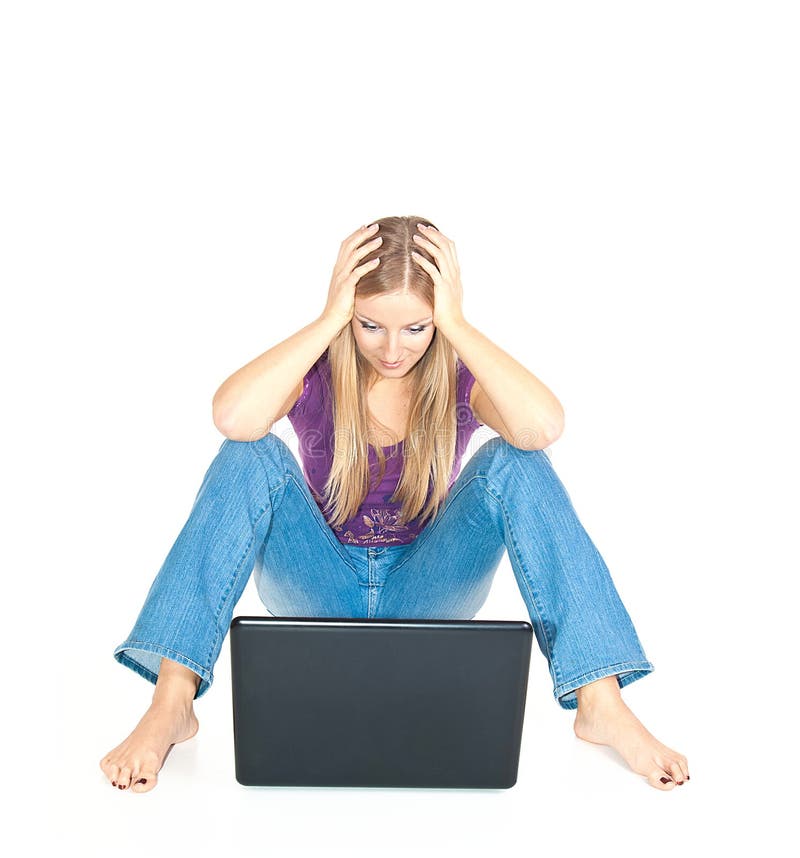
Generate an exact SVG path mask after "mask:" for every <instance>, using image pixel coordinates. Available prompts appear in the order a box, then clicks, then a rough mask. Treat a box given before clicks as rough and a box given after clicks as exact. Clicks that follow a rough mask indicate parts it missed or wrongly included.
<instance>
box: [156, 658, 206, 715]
mask: <svg viewBox="0 0 800 858" xmlns="http://www.w3.org/2000/svg"><path fill="white" fill-rule="evenodd" d="M199 687H200V677H199V675H198V674H196V673H195V672H194V671H193V670H190V669H189V668H188V667H184V666H183V665H182V664H178V663H177V662H174V661H171V660H170V659H167V658H162V659H161V667H160V670H159V674H158V680H157V682H156V687H155V690H154V691H153V704H154V705H157V706H169V707H174V706H182V707H184V708H187V709H190V708H191V707H192V701H193V700H194V698H195V695H196V694H197V689H198V688H199Z"/></svg>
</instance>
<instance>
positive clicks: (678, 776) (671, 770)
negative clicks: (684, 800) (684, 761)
mask: <svg viewBox="0 0 800 858" xmlns="http://www.w3.org/2000/svg"><path fill="white" fill-rule="evenodd" d="M664 770H665V771H666V773H667V774H668V775H669V776H670V777H671V778H672V780H674V781H675V783H676V784H678V785H679V786H680V785H681V784H683V783H684V782H685V781H686V774H685V772H684V770H683V767H682V766H681V764H680V763H679V762H678V761H677V760H669V761H668V762H667V765H666V766H664Z"/></svg>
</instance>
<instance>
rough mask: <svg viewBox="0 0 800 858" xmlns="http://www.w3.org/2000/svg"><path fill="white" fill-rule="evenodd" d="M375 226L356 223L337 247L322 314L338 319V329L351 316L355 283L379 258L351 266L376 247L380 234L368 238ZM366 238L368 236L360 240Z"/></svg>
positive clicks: (373, 266) (378, 243)
mask: <svg viewBox="0 0 800 858" xmlns="http://www.w3.org/2000/svg"><path fill="white" fill-rule="evenodd" d="M377 229H378V225H377V224H372V226H371V227H368V226H362V227H360V228H359V229H357V230H356V231H355V232H354V233H353V234H352V235H348V236H347V238H346V239H345V240H344V241H343V242H342V245H341V247H340V249H339V258H338V259H337V260H336V265H335V266H334V269H333V276H332V277H331V285H330V288H329V289H328V303H327V304H326V305H325V309H324V310H323V311H322V316H323V318H328V319H334V320H335V321H336V322H337V323H339V330H341V329H342V328H343V327H344V326H345V325H347V324H349V322H350V319H352V318H353V312H354V311H355V298H356V283H358V281H359V280H360V279H361V278H362V277H363V276H364V275H365V274H366V273H367V272H368V271H372V269H373V268H375V267H377V265H378V263H379V262H380V258H379V257H376V258H375V259H371V260H370V261H369V262H366V263H364V265H359V266H358V267H357V268H356V267H355V265H356V263H357V262H358V261H359V260H360V259H363V258H364V257H365V256H366V255H367V254H369V253H371V252H372V251H373V250H375V249H376V248H378V247H379V246H380V244H381V242H382V241H383V239H382V238H381V237H380V236H377V237H374V238H371V236H374V235H375V233H376V231H377ZM368 238H369V239H370V240H369V241H366V243H364V244H362V242H364V240H365V239H368Z"/></svg>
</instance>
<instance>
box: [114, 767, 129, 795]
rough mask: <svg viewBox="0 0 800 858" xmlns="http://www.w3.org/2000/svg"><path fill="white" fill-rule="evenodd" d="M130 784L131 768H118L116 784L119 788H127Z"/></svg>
mask: <svg viewBox="0 0 800 858" xmlns="http://www.w3.org/2000/svg"><path fill="white" fill-rule="evenodd" d="M130 785H131V770H130V769H129V768H128V767H127V766H123V767H122V768H121V769H120V772H119V777H118V778H117V786H118V787H119V788H120V789H128V787H129V786H130Z"/></svg>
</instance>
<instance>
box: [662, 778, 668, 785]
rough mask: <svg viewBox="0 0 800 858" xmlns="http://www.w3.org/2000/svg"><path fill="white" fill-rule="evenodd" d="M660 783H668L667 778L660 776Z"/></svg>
mask: <svg viewBox="0 0 800 858" xmlns="http://www.w3.org/2000/svg"><path fill="white" fill-rule="evenodd" d="M661 783H662V784H668V783H669V778H661Z"/></svg>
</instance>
